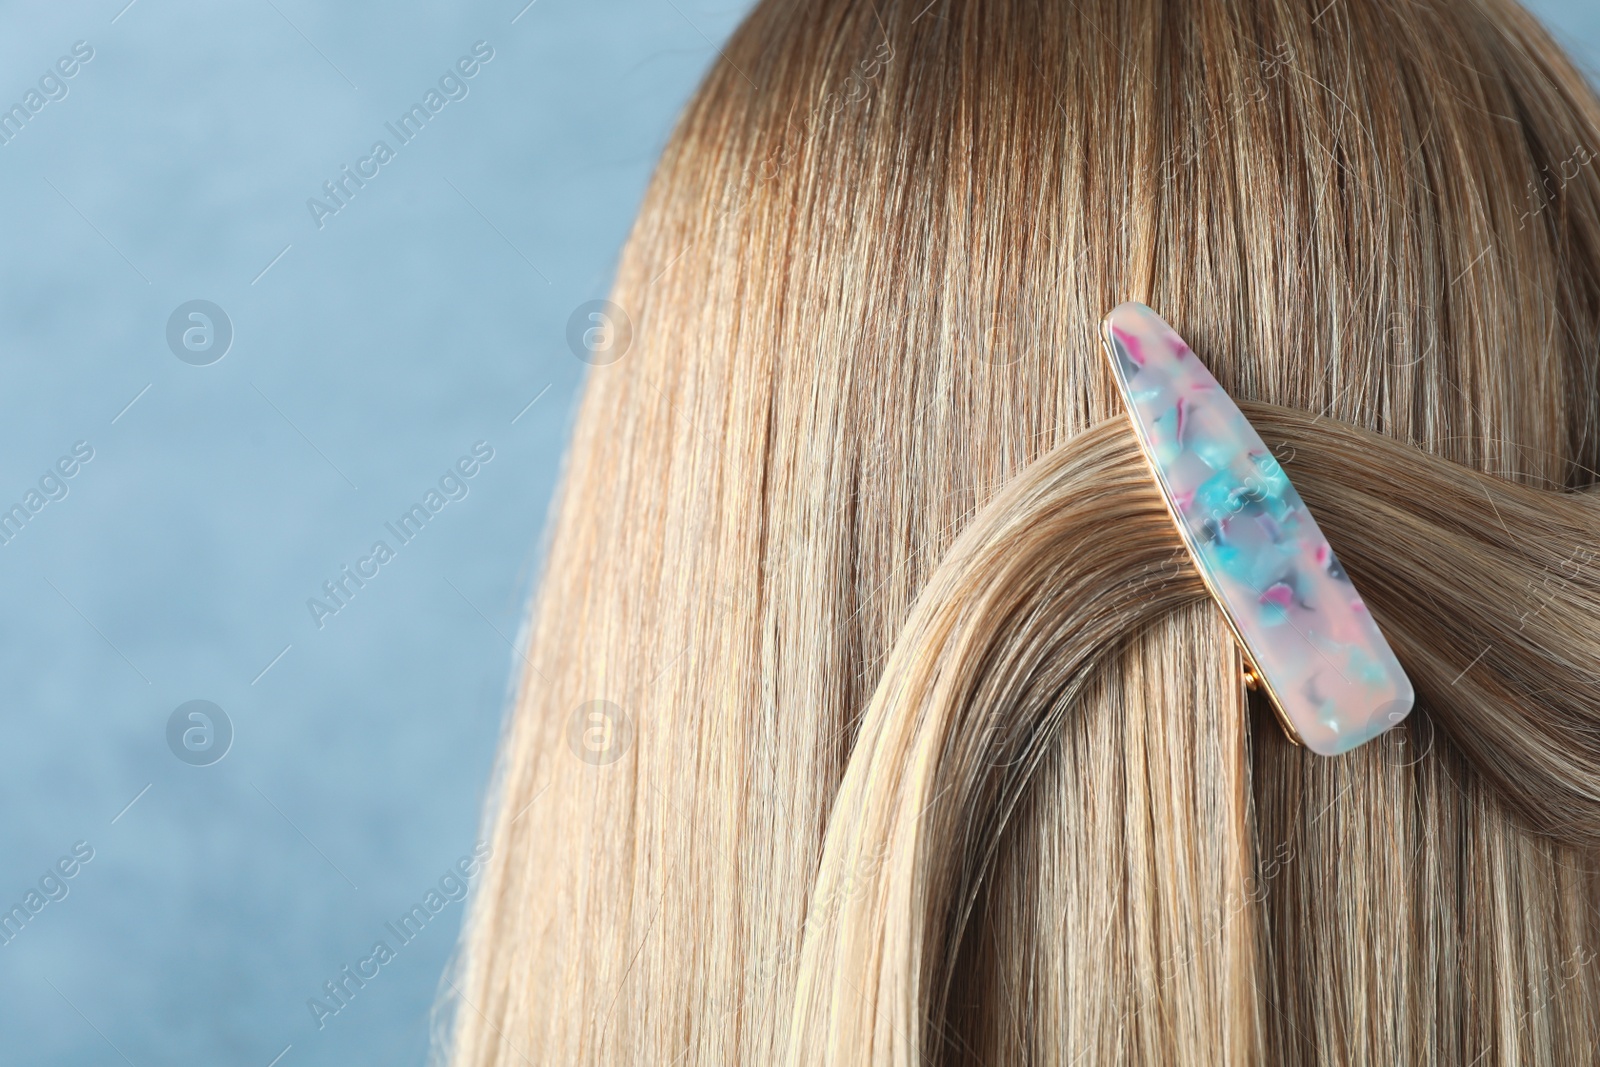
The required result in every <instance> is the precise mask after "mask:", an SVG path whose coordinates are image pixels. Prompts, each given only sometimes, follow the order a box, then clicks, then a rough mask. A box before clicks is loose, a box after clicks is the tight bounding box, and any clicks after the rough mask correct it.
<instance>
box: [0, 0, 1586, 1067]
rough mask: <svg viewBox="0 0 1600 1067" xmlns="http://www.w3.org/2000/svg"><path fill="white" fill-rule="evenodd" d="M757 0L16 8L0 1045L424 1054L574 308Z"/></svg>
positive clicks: (397, 1057)
mask: <svg viewBox="0 0 1600 1067" xmlns="http://www.w3.org/2000/svg"><path fill="white" fill-rule="evenodd" d="M525 4H526V6H524V5H525ZM747 7H748V4H745V3H742V2H738V0H726V2H723V3H718V2H717V0H610V2H587V3H583V4H578V3H575V2H573V0H537V2H535V3H531V4H527V3H526V0H508V2H503V3H502V2H495V3H468V4H451V5H444V4H438V5H429V6H423V5H406V4H402V5H391V4H379V3H372V2H359V3H358V2H350V0H346V2H343V3H340V4H333V3H326V2H324V3H316V2H313V0H244V2H241V3H237V4H230V5H226V6H224V5H218V4H202V3H198V2H194V0H135V2H134V3H132V4H127V0H104V2H100V0H96V2H94V3H77V2H73V3H62V4H52V5H42V4H28V5H24V4H21V3H14V4H9V5H6V6H5V7H3V8H0V10H3V11H4V15H3V25H4V28H5V32H4V33H3V34H0V107H9V106H10V105H11V104H12V103H15V104H17V105H20V107H21V108H22V111H20V112H17V111H12V112H8V113H5V114H0V194H3V197H4V205H5V206H4V213H3V217H4V232H5V235H6V244H5V253H6V254H5V257H4V259H3V261H0V270H3V272H4V276H3V284H0V352H3V353H4V364H3V366H4V382H5V388H4V390H3V392H0V597H3V602H4V604H5V605H6V610H5V611H4V612H3V613H0V670H3V673H0V678H3V679H4V697H3V701H4V703H3V723H4V738H5V755H6V760H5V765H4V772H3V774H0V801H3V804H4V812H5V815H6V817H5V819H4V820H3V821H0V910H4V911H5V912H6V913H7V914H9V915H10V916H11V918H10V920H9V924H7V923H6V922H5V920H4V917H3V916H0V1031H3V1032H0V1061H3V1062H5V1063H25V1064H74V1065H76V1064H90V1063H121V1062H124V1061H126V1062H128V1063H132V1064H138V1065H141V1067H142V1065H144V1064H154V1063H174V1064H220V1063H227V1064H246V1065H249V1064H254V1065H259V1067H267V1065H268V1064H271V1063H274V1062H277V1063H280V1064H282V1065H283V1067H301V1065H308V1064H340V1065H342V1064H349V1063H396V1064H420V1063H422V1062H423V1060H424V1059H425V1056H426V1049H427V1040H428V1027H429V1011H430V1008H431V1006H432V1004H433V1003H434V1001H435V998H436V995H437V992H438V988H439V982H440V975H441V973H442V971H443V968H444V966H445V963H446V960H447V957H448V956H449V954H450V952H451V950H452V948H453V944H454V940H455V937H456V934H457V931H458V928H459V923H460V919H461V915H462V904H461V903H460V902H459V901H457V900H453V899H451V898H452V897H454V896H458V895H459V889H460V885H461V883H460V882H458V881H455V880H453V879H450V878H448V877H447V875H449V873H450V872H451V870H452V869H453V868H454V867H455V865H456V864H457V862H458V861H459V860H461V859H462V858H463V857H470V856H471V854H472V851H473V848H474V845H475V837H476V834H477V831H478V823H479V813H480V808H481V805H482V802H483V797H484V793H485V790H486V787H487V781H488V775H489V771H490V768H491V762H492V755H493V749H494V744H495V741H496V738H497V736H498V732H499V729H500V725H501V721H502V714H503V711H504V707H505V702H506V697H507V686H508V681H509V679H510V678H511V677H512V676H513V667H514V661H515V655H514V653H513V651H512V643H513V642H514V641H516V639H517V635H518V630H519V626H520V624H521V619H522V617H523V613H524V606H525V603H526V600H527V597H528V595H529V593H530V584H531V581H532V578H533V574H534V572H535V569H536V564H537V556H536V552H537V545H538V541H539V534H540V532H541V530H542V528H543V524H544V520H545V513H546V508H547V505H548V502H549V497H550V494H551V490H552V488H553V485H554V481H555V477H556V474H557V470H558V466H559V462H560V457H561V451H562V447H563V442H564V439H565V437H566V434H567V432H568V429H569V426H570V419H571V413H572V409H573V401H574V398H575V395H576V390H577V387H578V384H579V382H580V381H581V378H582V375H583V372H584V371H585V369H586V367H585V364H584V363H583V362H582V361H580V360H579V359H577V358H576V357H575V356H574V354H573V352H572V350H571V349H570V348H569V345H568V341H567V335H568V324H569V319H570V318H571V316H572V315H573V312H574V310H575V309H577V308H578V307H579V306H580V305H581V304H582V303H583V302H585V301H588V300H590V299H593V298H596V297H600V296H603V295H604V294H605V292H606V290H607V288H608V287H609V284H610V279H611V274H612V271H613V269H614V267H615V262H616V256H617V252H618V250H619V248H620V246H621V243H622V241H623V238H624V236H625V234H626V232H627V229H628V227H629V225H630V223H631V221H632V218H633V215H634V212H635V210H636V208H637V205H638V202H639V198H640V195H641V193H642V191H643V188H644V185H645V182H646V180H647V178H648V176H649V173H650V170H651V167H652V166H653V164H654V161H655V158H656V156H657V154H658V152H659V151H660V149H661V147H662V145H663V143H664V141H665V138H666V136H667V133H668V132H669V130H670V128H671V124H672V122H673V120H674V118H675V116H676V114H677V112H678V110H679V108H680V107H681V106H682V104H683V103H684V101H685V100H686V99H687V97H688V95H689V93H690V92H691V91H692V89H693V87H694V85H695V84H696V83H697V82H698V80H699V78H700V76H701V75H702V73H703V72H704V70H705V69H706V68H707V66H708V65H709V64H710V63H711V62H713V61H715V60H716V58H717V53H716V44H718V43H720V42H721V41H722V40H724V39H725V38H726V36H727V35H728V33H729V32H730V31H731V30H732V28H733V27H734V25H736V23H737V22H738V20H739V19H740V18H741V17H742V15H743V13H744V11H745V10H746V9H747ZM1534 9H1535V11H1536V12H1537V13H1538V14H1540V15H1541V16H1542V17H1544V18H1545V20H1546V21H1547V23H1548V24H1550V25H1551V26H1552V27H1553V28H1554V29H1555V30H1556V32H1557V33H1558V35H1559V36H1561V38H1562V39H1563V40H1564V41H1565V42H1566V43H1567V44H1568V46H1569V47H1570V48H1571V49H1572V51H1573V53H1574V55H1575V56H1576V57H1577V58H1578V59H1579V61H1580V62H1581V63H1584V64H1585V65H1586V68H1587V69H1589V70H1591V71H1593V70H1594V69H1595V68H1596V66H1597V65H1600V6H1597V5H1595V4H1593V2H1592V0H1560V2H1558V0H1543V2H1541V3H1537V4H1535V5H1534ZM79 42H82V43H81V44H80V43H79ZM480 42H481V43H480ZM75 46H76V47H75ZM458 63H459V64H460V65H459V66H458ZM69 72H70V73H69ZM430 90H435V91H436V92H437V94H438V95H437V96H436V97H435V98H434V100H433V101H431V102H427V103H428V104H429V105H430V110H429V112H428V115H427V121H426V124H425V126H424V128H423V129H422V130H421V132H420V133H416V134H414V135H410V133H409V131H405V132H406V133H407V134H408V135H409V140H408V139H407V138H406V137H402V136H399V135H397V133H396V131H394V130H390V129H389V127H388V126H387V125H386V124H395V125H396V126H398V124H399V121H400V119H401V117H402V116H403V115H405V114H406V113H407V110H408V109H409V108H410V106H411V105H412V104H413V103H424V102H425V98H426V94H427V93H428V92H429V91H430ZM30 91H31V92H35V93H36V94H37V95H36V96H33V97H31V98H30V97H29V96H28V94H29V93H30ZM413 122H417V123H419V124H420V120H418V119H413ZM378 140H383V141H385V142H386V143H387V144H388V145H389V148H390V150H391V153H392V157H388V158H374V157H373V155H372V146H373V144H374V142H376V141H378ZM344 168H349V171H350V172H355V173H357V175H358V176H364V177H363V179H362V180H363V183H362V184H360V185H359V186H358V185H357V184H356V183H355V181H354V179H350V178H348V177H347V176H346V175H347V171H346V170H345V169H344ZM325 182H342V183H343V192H340V191H339V190H338V189H337V188H336V189H335V192H336V194H338V195H337V197H334V196H330V195H329V194H328V192H327V190H326V189H325V187H324V183H325ZM311 198H318V199H319V200H321V202H322V204H323V207H322V208H318V209H316V210H313V209H312V208H311V207H308V200H310V199H311ZM194 301H205V302H208V303H206V304H198V305H193V304H191V302H194ZM191 311H194V313H195V314H196V315H198V316H199V317H196V318H191V317H190V313H191ZM486 457H487V459H486ZM458 463H460V464H461V466H459V467H458V466H457V464H458ZM468 470H470V471H471V476H470V477H468V476H466V475H465V473H464V472H465V471H468ZM452 472H453V473H452ZM430 491H434V492H435V493H436V494H437V495H436V496H434V497H433V498H432V499H431V500H430V499H429V498H428V494H429V492H430ZM414 504H423V505H424V507H425V508H428V509H429V515H430V517H429V519H428V521H427V523H426V525H425V526H423V527H422V529H421V531H420V532H415V531H414V528H413V529H410V530H406V531H402V533H403V534H405V536H401V535H399V534H396V533H395V532H394V531H392V530H391V529H390V527H391V526H397V525H398V523H399V521H400V519H401V516H403V515H404V514H406V513H407V512H408V511H409V510H410V509H411V508H412V506H413V505H414ZM14 508H20V509H21V510H20V511H18V510H13V509H14ZM7 516H9V521H8V518H7ZM380 540H381V541H383V542H385V544H386V545H387V546H388V547H389V549H390V551H391V552H392V553H393V556H392V558H388V559H383V560H378V559H374V558H373V557H372V552H371V550H372V547H373V545H374V543H375V542H377V541H380ZM346 568H348V570H346ZM355 572H359V573H361V574H364V575H366V577H365V578H364V579H363V580H362V584H359V585H357V584H356V582H355V580H354V579H351V578H349V577H348V574H350V573H355ZM329 582H332V583H342V585H343V592H342V593H339V592H338V590H337V589H336V595H334V596H331V595H329V593H328V592H327V590H326V588H325V584H324V583H329ZM314 598H315V599H316V600H317V601H320V603H321V605H322V607H321V608H315V609H314V607H308V601H312V600H313V599H314ZM335 609H337V610H335ZM193 701H203V702H207V703H205V704H198V705H197V704H191V703H190V702H193ZM180 709H181V710H180ZM175 716H176V720H175V718H174V717H175ZM230 734H231V736H229V735H230ZM218 757H221V758H218ZM469 866H471V864H470V863H469ZM430 890H435V891H437V892H439V894H440V895H439V896H438V897H436V898H435V901H440V900H442V901H443V905H442V907H440V908H439V910H438V912H437V915H436V917H432V918H431V919H430V921H429V922H428V923H427V925H426V926H423V927H422V928H421V929H420V931H417V932H415V935H414V936H412V937H410V938H409V940H406V941H405V943H404V944H403V945H401V941H402V940H403V939H402V938H399V937H395V936H394V935H393V934H392V933H390V932H389V930H388V927H386V925H385V924H387V923H396V922H397V921H398V920H399V918H400V917H401V916H402V915H404V914H405V913H407V912H408V911H410V909H411V908H412V907H413V905H416V904H418V903H421V902H424V900H425V898H426V896H427V894H428V893H429V891H430ZM30 894H31V895H30ZM13 908H21V911H20V912H16V911H12V910H11V909H13ZM430 914H431V913H430ZM379 938H384V939H385V940H388V941H389V942H390V943H391V944H392V945H401V947H399V949H398V951H397V952H396V954H395V958H394V959H392V960H391V961H389V962H387V963H385V964H384V965H383V966H382V967H381V968H380V969H379V971H378V973H377V976H376V977H374V978H371V979H370V980H368V981H367V982H366V984H365V985H364V986H362V987H360V988H359V989H357V990H356V992H355V994H354V995H353V996H349V997H347V998H346V1002H345V1003H344V1004H343V1005H342V1006H339V1005H338V1002H337V1001H334V1000H332V999H331V998H329V997H328V995H327V993H326V990H325V986H324V983H326V982H329V981H337V980H339V979H340V978H341V977H342V975H341V968H343V967H345V966H346V965H349V966H352V967H354V966H356V965H357V964H358V962H359V961H361V960H362V959H364V958H366V957H368V956H369V955H370V953H371V949H372V946H373V943H374V942H375V941H377V940H378V939H379ZM369 973H370V970H369ZM346 988H347V989H349V988H353V986H348V985H347V986H346ZM314 997H319V998H321V999H322V1001H323V1003H324V1004H325V1005H332V1006H338V1011H337V1012H327V1013H322V1014H321V1015H320V1017H319V1015H318V1014H314V1013H313V1011H312V1010H311V1009H310V1008H309V1007H308V1000H310V999H311V998H314ZM275 1057H278V1059H277V1060H275Z"/></svg>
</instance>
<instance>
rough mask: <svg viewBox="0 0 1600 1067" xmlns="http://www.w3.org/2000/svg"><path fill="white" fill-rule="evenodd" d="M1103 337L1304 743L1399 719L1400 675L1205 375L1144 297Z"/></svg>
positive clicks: (1323, 746)
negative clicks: (1143, 301)
mask: <svg viewBox="0 0 1600 1067" xmlns="http://www.w3.org/2000/svg"><path fill="white" fill-rule="evenodd" d="M1101 335H1102V339H1103V340H1104V342H1105V347H1106V353H1107V355H1108V356H1109V357H1110V359H1111V366H1112V369H1113V371H1114V373H1115V375H1116V379H1117V386H1118V388H1120V389H1121V391H1122V395H1123V399H1124V400H1125V401H1126V402H1127V406H1128V413H1129V417H1130V418H1131V419H1132V421H1133V425H1134V429H1135V431H1136V432H1137V433H1138V436H1139V443H1140V446H1141V447H1142V448H1143V449H1144V453H1145V456H1146V458H1148V459H1149V461H1150V465H1151V468H1152V469H1153V470H1154V471H1155V473H1156V477H1157V480H1158V481H1159V482H1160V484H1161V489H1162V492H1164V493H1165V494H1166V496H1167V499H1168V501H1169V503H1170V504H1171V506H1172V509H1173V511H1174V512H1175V513H1176V515H1177V516H1178V519H1179V527H1180V529H1181V530H1182V532H1183V535H1184V543H1185V544H1186V545H1187V546H1188V547H1189V551H1190V553H1191V555H1192V556H1193V557H1194V560H1195V565H1196V566H1197V567H1198V568H1199V569H1200V571H1201V573H1202V575H1203V576H1204V577H1205V578H1206V580H1207V582H1208V584H1209V585H1210V587H1211V588H1212V590H1213V591H1214V592H1215V593H1216V595H1217V597H1218V600H1219V601H1220V602H1221V606H1222V608H1223V610H1224V611H1226V612H1227V613H1228V616H1229V617H1230V619H1231V620H1232V622H1233V625H1234V628H1235V630H1236V631H1237V634H1238V636H1239V637H1240V639H1241V640H1242V641H1243V643H1244V647H1245V649H1246V651H1248V652H1249V654H1250V658H1251V659H1252V660H1253V661H1254V662H1255V664H1256V669H1257V671H1258V672H1259V673H1260V674H1261V676H1262V679H1263V681H1264V682H1265V683H1266V689H1267V691H1268V693H1269V694H1270V695H1271V697H1272V699H1273V700H1274V701H1275V702H1276V703H1277V705H1278V707H1279V708H1280V709H1281V710H1282V711H1283V713H1284V716H1285V717H1286V718H1287V719H1288V720H1289V722H1290V723H1292V724H1293V726H1294V729H1295V731H1296V732H1297V733H1298V734H1299V735H1300V740H1301V742H1302V743H1303V744H1304V745H1305V746H1306V747H1307V748H1308V749H1310V750H1311V751H1313V752H1316V753H1319V754H1321V755H1325V756H1331V755H1337V754H1339V753H1341V752H1348V751H1350V750H1351V749H1353V748H1355V747H1357V746H1358V745H1361V744H1363V743H1365V742H1367V741H1370V740H1371V739H1372V738H1374V737H1377V736H1378V735H1379V734H1381V733H1383V732H1384V731H1385V730H1387V729H1389V728H1390V727H1391V726H1394V725H1395V724H1396V723H1398V722H1400V721H1401V720H1402V719H1404V718H1405V717H1406V715H1407V714H1409V713H1410V711H1411V706H1412V703H1413V700H1414V694H1413V691H1412V687H1411V680H1410V679H1409V678H1407V677H1406V673H1405V671H1404V670H1403V669H1402V668H1401V666H1400V663H1399V661H1398V660H1396V659H1395V656H1394V653H1393V652H1392V651H1391V650H1390V648H1389V644H1388V642H1387V641H1385V640H1384V639H1383V634H1381V633H1380V632H1379V631H1378V627H1377V624H1376V623H1374V622H1373V620H1372V617H1371V615H1369V614H1368V613H1367V608H1366V605H1365V604H1363V603H1362V601H1361V596H1360V594H1358V593H1357V592H1356V589H1355V586H1354V585H1352V584H1351V582H1350V579H1349V577H1348V576H1346V574H1345V573H1344V568H1343V567H1341V566H1340V565H1339V560H1338V557H1337V556H1335V555H1334V552H1333V549H1332V548H1331V547H1329V545H1328V542H1327V539H1326V538H1324V537H1323V536H1322V531H1321V530H1319V529H1318V528H1317V523H1316V520H1315V519H1313V518H1312V517H1311V513H1310V512H1309V511H1307V510H1306V506H1305V503H1304V502H1303V501H1302V500H1301V499H1300V494H1299V493H1297V492H1295V489H1294V486H1292V485H1290V484H1289V479H1288V476H1287V475H1286V474H1285V473H1284V471H1283V467H1282V466H1280V465H1279V463H1278V461H1277V459H1276V458H1275V457H1274V456H1273V455H1272V453H1271V452H1270V451H1269V450H1268V449H1267V446H1266V445H1265V444H1264V443H1263V442H1262V440H1261V438H1260V437H1259V436H1258V435H1257V434H1256V432H1255V429H1254V428H1253V427H1252V426H1251V425H1250V423H1249V421H1248V420H1247V419H1246V418H1245V417H1244V415H1243V414H1242V413H1241V412H1240V411H1239V409H1238V407H1237V406H1235V404H1234V403H1233V401H1232V400H1231V399H1229V397H1228V394H1227V393H1226V392H1224V391H1223V389H1222V387H1221V386H1219V385H1218V384H1217V380H1216V379H1215V378H1213V377H1212V376H1211V372H1210V371H1208V370H1206V368H1205V365H1204V364H1202V363H1201V362H1200V360H1199V358H1198V357H1196V356H1195V354H1194V353H1193V352H1192V351H1191V350H1190V349H1189V346H1188V345H1187V344H1185V343H1184V341H1183V338H1181V337H1179V336H1178V335H1177V334H1176V333H1175V332H1173V330H1172V328H1171V327H1170V326H1168V325H1167V324H1166V322H1164V321H1163V320H1162V319H1161V317H1160V316H1158V315H1157V314H1156V313H1155V312H1153V311H1151V310H1150V309H1149V308H1147V307H1145V306H1144V305H1143V304H1137V303H1127V304H1122V305H1121V306H1119V307H1118V308H1117V309H1116V310H1114V311H1112V312H1111V314H1110V315H1107V316H1106V319H1105V322H1104V323H1103V324H1102V326H1101Z"/></svg>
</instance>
